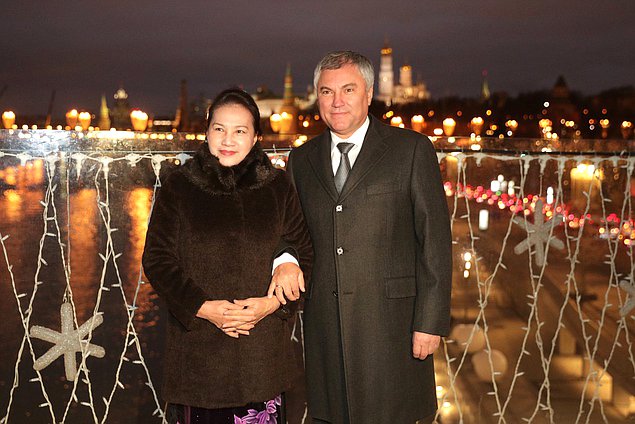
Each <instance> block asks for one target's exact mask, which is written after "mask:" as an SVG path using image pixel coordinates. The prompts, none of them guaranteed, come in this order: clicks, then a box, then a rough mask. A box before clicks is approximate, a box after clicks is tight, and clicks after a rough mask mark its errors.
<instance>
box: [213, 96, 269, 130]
mask: <svg viewBox="0 0 635 424" xmlns="http://www.w3.org/2000/svg"><path fill="white" fill-rule="evenodd" d="M227 105H239V106H242V107H244V108H245V109H247V110H248V111H249V113H251V117H252V118H253V124H254V131H255V132H256V135H257V136H260V135H261V134H262V131H261V130H260V111H259V110H258V105H256V102H255V101H254V99H253V97H251V96H250V95H249V93H247V92H246V91H245V90H241V89H240V88H228V89H227V90H223V91H221V92H220V93H218V95H217V96H216V97H215V98H214V100H213V101H212V104H211V105H210V107H209V108H208V109H207V117H206V121H207V122H206V124H207V125H205V130H206V131H207V130H209V126H210V125H211V124H212V117H213V116H214V112H215V111H216V109H218V108H219V107H222V106H227Z"/></svg>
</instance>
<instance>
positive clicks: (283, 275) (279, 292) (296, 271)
mask: <svg viewBox="0 0 635 424" xmlns="http://www.w3.org/2000/svg"><path fill="white" fill-rule="evenodd" d="M300 291H303V292H304V291H305V287H304V274H302V270H301V269H300V267H299V266H297V265H296V264H294V263H292V262H285V263H282V264H280V265H278V266H277V267H276V269H275V270H274V271H273V276H272V277H271V284H270V285H269V290H268V291H267V297H269V298H271V297H273V295H274V294H275V296H276V298H278V301H279V302H280V303H282V304H283V305H286V304H287V300H286V299H285V296H286V297H287V299H289V300H291V301H294V300H298V299H299V298H300Z"/></svg>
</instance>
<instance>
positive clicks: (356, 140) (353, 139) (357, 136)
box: [272, 117, 370, 273]
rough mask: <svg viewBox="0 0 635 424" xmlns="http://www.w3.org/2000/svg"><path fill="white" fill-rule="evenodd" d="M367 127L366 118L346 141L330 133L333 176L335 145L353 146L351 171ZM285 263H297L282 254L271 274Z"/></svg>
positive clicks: (336, 156) (337, 151)
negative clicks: (350, 144) (345, 144)
mask: <svg viewBox="0 0 635 424" xmlns="http://www.w3.org/2000/svg"><path fill="white" fill-rule="evenodd" d="M369 125H370V119H368V117H366V120H365V121H364V123H363V124H362V126H361V127H359V128H358V129H357V130H355V132H354V133H353V134H351V136H350V137H349V138H346V139H344V138H340V137H338V136H337V135H336V134H335V133H334V132H333V131H331V164H332V165H333V175H335V173H336V172H337V167H338V166H340V159H341V156H342V153H341V152H340V149H338V148H337V143H342V142H346V143H353V144H354V146H353V147H352V148H351V150H349V152H348V161H349V163H350V164H351V169H353V165H354V164H355V161H356V160H357V156H358V155H359V152H360V150H362V144H364V137H366V132H367V131H368V126H369ZM285 262H292V263H294V264H296V265H298V261H297V260H296V258H295V257H294V256H293V255H291V254H289V253H283V254H282V255H280V256H278V257H277V258H276V259H274V261H273V267H272V273H273V271H274V270H275V269H276V267H277V266H278V265H280V264H283V263H285Z"/></svg>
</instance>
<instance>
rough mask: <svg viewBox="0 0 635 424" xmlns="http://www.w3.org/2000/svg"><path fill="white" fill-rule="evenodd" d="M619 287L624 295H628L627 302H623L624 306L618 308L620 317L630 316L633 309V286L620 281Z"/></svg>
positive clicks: (634, 293)
mask: <svg viewBox="0 0 635 424" xmlns="http://www.w3.org/2000/svg"><path fill="white" fill-rule="evenodd" d="M620 287H621V288H622V290H624V291H625V292H626V293H628V294H629V297H628V300H627V301H625V302H624V305H622V307H621V308H620V315H621V316H622V318H623V317H625V316H626V315H628V314H630V313H631V311H632V310H633V308H635V285H633V284H631V283H629V282H628V281H626V280H624V281H620Z"/></svg>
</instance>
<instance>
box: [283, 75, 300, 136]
mask: <svg viewBox="0 0 635 424" xmlns="http://www.w3.org/2000/svg"><path fill="white" fill-rule="evenodd" d="M298 112H299V111H298V107H297V106H296V104H295V96H294V95H293V77H292V76H291V64H290V63H287V70H286V72H285V74H284V94H283V96H282V106H281V107H280V116H281V117H282V122H281V123H280V125H281V126H280V133H281V134H295V133H296V132H297V131H298Z"/></svg>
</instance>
